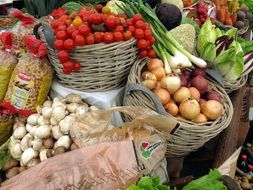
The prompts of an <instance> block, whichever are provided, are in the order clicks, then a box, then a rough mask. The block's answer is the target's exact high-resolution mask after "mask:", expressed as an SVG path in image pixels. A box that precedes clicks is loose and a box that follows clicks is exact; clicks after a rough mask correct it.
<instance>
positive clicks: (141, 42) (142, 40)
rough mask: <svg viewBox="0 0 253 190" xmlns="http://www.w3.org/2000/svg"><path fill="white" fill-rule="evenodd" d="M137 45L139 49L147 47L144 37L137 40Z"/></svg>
mask: <svg viewBox="0 0 253 190" xmlns="http://www.w3.org/2000/svg"><path fill="white" fill-rule="evenodd" d="M137 47H138V48H139V49H147V47H148V43H147V40H144V39H141V40H138V41H137Z"/></svg>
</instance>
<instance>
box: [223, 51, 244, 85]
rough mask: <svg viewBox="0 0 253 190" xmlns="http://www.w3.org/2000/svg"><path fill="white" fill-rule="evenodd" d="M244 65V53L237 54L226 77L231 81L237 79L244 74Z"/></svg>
mask: <svg viewBox="0 0 253 190" xmlns="http://www.w3.org/2000/svg"><path fill="white" fill-rule="evenodd" d="M243 67H244V62H243V55H242V54H237V56H236V61H235V62H234V64H233V66H232V67H231V68H230V70H229V71H228V72H227V73H226V75H225V76H224V78H225V79H226V80H229V81H234V80H237V79H238V78H239V77H240V76H241V74H242V71H243Z"/></svg>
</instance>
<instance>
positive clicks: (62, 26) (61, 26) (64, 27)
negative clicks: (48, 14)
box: [57, 24, 67, 31]
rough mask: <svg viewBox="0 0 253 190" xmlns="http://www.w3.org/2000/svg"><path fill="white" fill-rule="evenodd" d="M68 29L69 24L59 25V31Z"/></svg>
mask: <svg viewBox="0 0 253 190" xmlns="http://www.w3.org/2000/svg"><path fill="white" fill-rule="evenodd" d="M66 29H67V26H66V25H65V24H62V25H60V26H58V28H57V31H60V30H66Z"/></svg>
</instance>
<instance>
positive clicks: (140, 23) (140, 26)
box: [135, 20, 145, 29]
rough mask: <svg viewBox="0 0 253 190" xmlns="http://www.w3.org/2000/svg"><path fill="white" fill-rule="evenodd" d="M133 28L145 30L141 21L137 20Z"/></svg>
mask: <svg viewBox="0 0 253 190" xmlns="http://www.w3.org/2000/svg"><path fill="white" fill-rule="evenodd" d="M135 28H140V29H145V24H144V22H143V21H142V20H138V21H137V22H136V23H135Z"/></svg>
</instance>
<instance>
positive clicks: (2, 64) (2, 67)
mask: <svg viewBox="0 0 253 190" xmlns="http://www.w3.org/2000/svg"><path fill="white" fill-rule="evenodd" d="M0 41H1V44H2V48H1V49H2V50H0V58H1V59H0V73H1V74H0V102H2V101H3V99H4V96H5V93H6V91H7V88H8V84H9V82H10V79H11V74H12V71H13V70H14V68H15V66H16V65H17V62H18V60H17V58H16V56H14V55H13V54H11V53H10V51H11V49H12V34H11V33H10V32H3V33H1V34H0Z"/></svg>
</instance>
